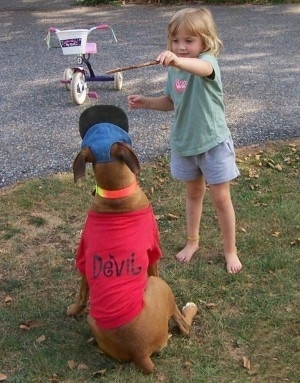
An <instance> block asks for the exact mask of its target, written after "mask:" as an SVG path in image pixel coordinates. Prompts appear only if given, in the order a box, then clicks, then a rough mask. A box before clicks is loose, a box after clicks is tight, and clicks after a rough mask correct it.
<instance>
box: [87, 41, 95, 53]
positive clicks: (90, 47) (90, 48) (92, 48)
mask: <svg viewBox="0 0 300 383" xmlns="http://www.w3.org/2000/svg"><path fill="white" fill-rule="evenodd" d="M85 53H91V54H93V53H97V44H96V43H86V46H85Z"/></svg>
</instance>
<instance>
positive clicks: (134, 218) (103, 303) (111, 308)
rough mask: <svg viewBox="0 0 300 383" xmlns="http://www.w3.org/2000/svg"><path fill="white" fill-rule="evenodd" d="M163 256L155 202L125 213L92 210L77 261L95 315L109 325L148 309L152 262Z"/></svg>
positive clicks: (102, 322) (120, 322)
mask: <svg viewBox="0 0 300 383" xmlns="http://www.w3.org/2000/svg"><path fill="white" fill-rule="evenodd" d="M160 257H161V250H160V247H159V234H158V229H157V224H156V221H155V217H154V215H153V210H152V206H151V205H149V207H147V208H146V209H142V210H138V211H134V212H128V213H121V214H110V213H96V212H93V211H89V212H88V217H87V220H86V223H85V227H84V230H83V233H82V237H81V241H80V244H79V248H78V252H77V258H76V266H77V268H78V270H79V271H80V273H81V274H83V275H85V277H86V279H87V281H88V285H89V289H90V315H91V316H92V317H93V318H94V319H95V321H96V323H97V325H98V326H99V327H100V328H103V329H110V328H115V327H118V326H122V325H124V324H126V323H128V322H130V321H131V320H132V319H134V318H135V317H136V316H137V315H138V314H139V313H140V311H141V310H142V307H143V295H144V291H145V287H146V283H147V269H148V266H149V265H151V264H153V263H155V262H156V261H157V260H158V259H159V258H160Z"/></svg>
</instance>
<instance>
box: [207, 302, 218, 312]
mask: <svg viewBox="0 0 300 383" xmlns="http://www.w3.org/2000/svg"><path fill="white" fill-rule="evenodd" d="M205 307H206V308H207V309H209V310H211V309H213V308H215V307H216V304H215V303H206V304H205Z"/></svg>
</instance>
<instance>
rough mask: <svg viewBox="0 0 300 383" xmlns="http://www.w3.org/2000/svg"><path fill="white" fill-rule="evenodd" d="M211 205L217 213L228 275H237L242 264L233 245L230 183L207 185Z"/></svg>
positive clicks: (233, 229) (233, 231) (233, 227)
mask: <svg viewBox="0 0 300 383" xmlns="http://www.w3.org/2000/svg"><path fill="white" fill-rule="evenodd" d="M209 190H210V195H211V198H212V202H213V205H214V207H215V209H216V211H217V216H218V220H219V225H220V229H221V233H222V237H223V246H224V255H225V260H226V269H227V272H228V273H231V274H235V273H238V272H239V271H240V270H241V268H242V264H241V262H240V260H239V258H238V256H237V249H236V243H235V212H234V208H233V205H232V201H231V196H230V183H229V182H224V183H222V184H217V185H209Z"/></svg>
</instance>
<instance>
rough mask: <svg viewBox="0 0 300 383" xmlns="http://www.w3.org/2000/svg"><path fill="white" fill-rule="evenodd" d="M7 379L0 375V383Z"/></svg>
mask: <svg viewBox="0 0 300 383" xmlns="http://www.w3.org/2000/svg"><path fill="white" fill-rule="evenodd" d="M6 379H7V376H6V375H4V374H1V373H0V382H4V380H6Z"/></svg>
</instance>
